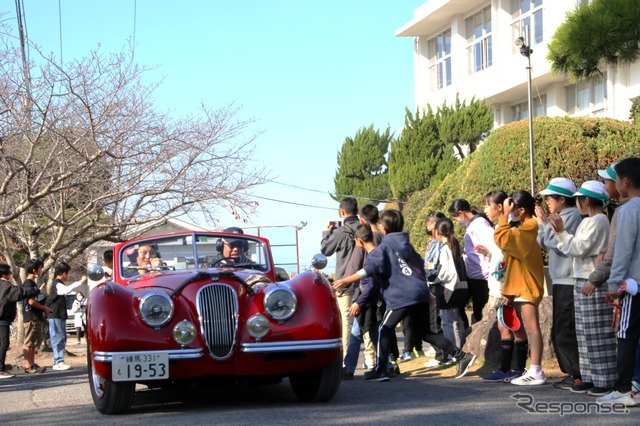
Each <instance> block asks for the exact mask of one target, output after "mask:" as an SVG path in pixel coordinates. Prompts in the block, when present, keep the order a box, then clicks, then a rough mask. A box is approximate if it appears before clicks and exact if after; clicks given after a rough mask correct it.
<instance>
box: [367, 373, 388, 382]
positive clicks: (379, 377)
mask: <svg viewBox="0 0 640 426" xmlns="http://www.w3.org/2000/svg"><path fill="white" fill-rule="evenodd" d="M364 379H365V380H368V381H372V382H388V381H389V376H387V372H386V371H378V370H371V371H367V372H366V373H364Z"/></svg>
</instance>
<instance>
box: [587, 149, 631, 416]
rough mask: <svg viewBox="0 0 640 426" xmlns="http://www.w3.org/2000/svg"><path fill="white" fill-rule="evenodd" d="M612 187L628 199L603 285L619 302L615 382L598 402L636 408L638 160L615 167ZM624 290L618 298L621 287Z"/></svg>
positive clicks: (619, 214)
mask: <svg viewBox="0 0 640 426" xmlns="http://www.w3.org/2000/svg"><path fill="white" fill-rule="evenodd" d="M615 172H616V187H617V189H618V192H619V193H620V196H622V197H627V198H629V201H627V202H626V203H625V204H624V205H622V206H620V207H619V208H618V211H617V219H616V220H617V226H618V229H619V230H620V232H619V233H618V234H617V236H616V243H615V251H614V254H613V262H612V264H611V275H610V276H609V280H608V281H607V285H608V287H609V288H608V290H609V292H608V295H609V297H611V298H618V297H619V298H620V329H619V330H618V353H617V355H618V358H617V372H618V379H617V381H616V382H615V384H614V386H613V389H614V390H613V391H612V392H611V393H608V394H607V395H605V396H603V397H601V398H598V399H597V400H596V402H598V403H606V404H624V405H626V406H634V405H638V404H639V401H638V400H636V399H635V398H634V396H633V394H632V392H631V380H632V377H633V374H634V368H635V363H636V356H637V354H636V350H637V347H638V340H639V339H640V295H638V294H637V293H636V294H635V295H632V293H631V292H628V290H631V288H630V284H631V286H633V285H632V281H631V280H633V281H636V282H637V281H638V280H640V158H627V159H625V160H622V161H621V162H620V163H618V164H617V165H616V166H615ZM623 282H624V283H625V284H626V289H625V291H624V292H622V293H621V294H620V293H619V291H620V289H621V288H622V287H623V286H622V283H623ZM636 398H637V397H636Z"/></svg>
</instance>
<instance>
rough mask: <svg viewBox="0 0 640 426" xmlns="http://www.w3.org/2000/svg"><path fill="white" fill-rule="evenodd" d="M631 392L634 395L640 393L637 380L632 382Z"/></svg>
mask: <svg viewBox="0 0 640 426" xmlns="http://www.w3.org/2000/svg"><path fill="white" fill-rule="evenodd" d="M631 392H633V393H638V392H640V383H638V382H636V381H635V380H632V381H631Z"/></svg>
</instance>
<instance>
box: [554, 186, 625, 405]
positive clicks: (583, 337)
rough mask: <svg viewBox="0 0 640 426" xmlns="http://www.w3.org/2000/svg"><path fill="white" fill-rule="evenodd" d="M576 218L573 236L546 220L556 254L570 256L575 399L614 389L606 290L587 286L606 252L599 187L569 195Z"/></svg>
mask: <svg viewBox="0 0 640 426" xmlns="http://www.w3.org/2000/svg"><path fill="white" fill-rule="evenodd" d="M574 195H575V197H576V199H577V200H576V204H577V206H578V209H579V210H580V213H581V214H583V215H587V217H585V218H584V219H583V220H582V222H580V225H579V226H578V229H577V230H576V231H575V234H573V235H572V234H570V233H569V232H567V230H566V229H565V227H564V224H563V222H562V219H561V218H560V216H559V215H556V214H553V215H551V216H550V217H549V220H550V222H551V226H552V227H553V229H554V230H555V232H556V234H557V238H558V246H557V247H558V249H559V250H560V251H562V252H563V253H565V254H567V255H569V256H572V269H573V276H574V278H575V279H576V285H575V287H574V293H573V297H574V305H575V321H576V337H577V341H578V353H579V357H580V375H581V377H582V380H581V381H576V383H575V384H574V386H573V387H572V388H571V391H572V392H575V393H587V392H590V393H591V395H604V394H606V393H607V392H609V391H610V389H611V387H612V386H613V384H614V383H615V380H616V378H617V373H616V370H615V362H616V352H615V351H616V349H615V348H616V346H615V335H614V332H613V329H612V328H611V326H610V324H611V322H612V320H613V313H612V310H611V308H610V307H609V306H608V304H607V303H606V301H605V294H606V289H605V288H603V287H595V286H593V285H592V284H591V283H589V282H588V281H587V279H588V278H589V275H590V274H591V273H592V272H593V271H594V270H595V267H596V265H595V260H596V258H597V257H598V256H599V255H600V254H601V253H603V252H604V251H605V249H606V247H607V241H608V237H609V220H608V219H607V216H606V215H605V214H604V206H605V204H606V202H607V198H608V197H607V192H606V191H605V188H604V184H603V183H602V182H598V181H593V180H590V181H587V182H585V183H583V184H582V186H581V187H580V189H578V191H577V192H576V193H575V194H574Z"/></svg>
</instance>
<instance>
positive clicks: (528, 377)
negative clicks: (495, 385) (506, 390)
mask: <svg viewBox="0 0 640 426" xmlns="http://www.w3.org/2000/svg"><path fill="white" fill-rule="evenodd" d="M509 383H511V384H512V385H516V386H539V385H544V384H545V383H547V378H546V377H545V376H544V373H543V372H542V371H541V372H540V375H539V376H536V375H534V374H533V371H531V370H526V371H525V373H524V374H523V375H522V376H520V377H518V378H516V379H513V380H511V382H509Z"/></svg>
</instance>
